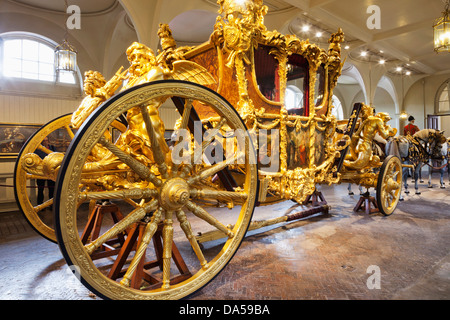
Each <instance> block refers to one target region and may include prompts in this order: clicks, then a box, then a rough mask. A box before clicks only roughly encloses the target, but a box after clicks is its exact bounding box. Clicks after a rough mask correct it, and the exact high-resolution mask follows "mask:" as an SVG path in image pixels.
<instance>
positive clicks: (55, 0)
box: [8, 0, 118, 15]
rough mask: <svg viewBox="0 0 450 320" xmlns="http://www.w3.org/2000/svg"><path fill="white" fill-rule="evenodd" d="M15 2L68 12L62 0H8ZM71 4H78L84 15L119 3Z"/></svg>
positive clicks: (86, 0) (83, 0) (75, 0)
mask: <svg viewBox="0 0 450 320" xmlns="http://www.w3.org/2000/svg"><path fill="white" fill-rule="evenodd" d="M8 1H9V2H13V3H15V4H18V5H21V6H24V7H28V8H31V9H37V10H41V11H47V12H51V13H63V14H65V13H66V4H65V2H64V1H62V0H46V1H42V0H8ZM69 5H76V6H78V7H80V9H81V14H82V15H97V14H105V13H108V12H110V11H111V10H113V9H114V8H115V7H116V6H117V5H118V1H117V0H102V1H92V0H71V1H70V3H69Z"/></svg>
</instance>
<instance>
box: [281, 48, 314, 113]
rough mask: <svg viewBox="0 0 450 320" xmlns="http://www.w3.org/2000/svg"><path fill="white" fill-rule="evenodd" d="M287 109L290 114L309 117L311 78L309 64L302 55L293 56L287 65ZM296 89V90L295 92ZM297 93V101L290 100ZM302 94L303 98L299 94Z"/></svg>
mask: <svg viewBox="0 0 450 320" xmlns="http://www.w3.org/2000/svg"><path fill="white" fill-rule="evenodd" d="M286 87H287V88H288V90H287V91H286V99H285V104H286V109H288V113H289V114H296V115H300V116H308V114H309V112H308V97H309V77H308V62H307V61H306V59H305V58H303V57H302V56H300V55H296V54H293V55H291V56H290V57H289V59H288V64H287V86H286ZM294 88H295V90H294ZM295 92H296V94H297V96H296V97H297V99H295V101H293V100H292V98H290V97H291V96H292V94H294V93H295ZM298 93H300V94H301V96H300V95H299V94H298Z"/></svg>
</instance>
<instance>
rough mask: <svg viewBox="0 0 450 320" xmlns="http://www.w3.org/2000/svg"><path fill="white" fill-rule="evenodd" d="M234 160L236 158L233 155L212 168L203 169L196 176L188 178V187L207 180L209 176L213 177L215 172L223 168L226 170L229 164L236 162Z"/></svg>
mask: <svg viewBox="0 0 450 320" xmlns="http://www.w3.org/2000/svg"><path fill="white" fill-rule="evenodd" d="M236 159H237V156H236V155H234V156H233V157H231V158H230V159H227V160H224V161H222V162H219V163H217V164H215V165H213V166H211V167H209V168H207V169H204V170H203V171H201V172H200V173H198V174H197V175H195V176H193V177H191V178H189V179H188V180H187V183H188V184H189V185H192V184H194V183H196V182H199V181H201V180H203V179H206V178H208V177H211V176H213V175H214V174H216V173H217V172H219V171H221V170H223V169H225V168H226V167H227V166H229V165H230V164H233V163H234V162H235V161H236Z"/></svg>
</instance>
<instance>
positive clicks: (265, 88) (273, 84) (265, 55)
mask: <svg viewBox="0 0 450 320" xmlns="http://www.w3.org/2000/svg"><path fill="white" fill-rule="evenodd" d="M270 49H271V47H267V46H259V47H258V49H257V50H255V74H256V79H257V82H258V88H259V91H260V92H261V93H262V94H263V95H264V96H265V97H266V98H267V99H268V100H271V101H276V102H279V101H280V94H279V77H278V61H277V60H276V59H275V58H274V56H273V55H271V54H270Z"/></svg>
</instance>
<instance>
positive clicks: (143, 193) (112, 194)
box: [78, 188, 158, 201]
mask: <svg viewBox="0 0 450 320" xmlns="http://www.w3.org/2000/svg"><path fill="white" fill-rule="evenodd" d="M157 195H158V191H157V190H155V189H151V188H145V189H139V188H134V189H125V190H117V191H101V192H82V193H80V194H79V195H78V198H79V199H80V200H82V201H86V200H101V199H143V198H154V197H156V196H157Z"/></svg>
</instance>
